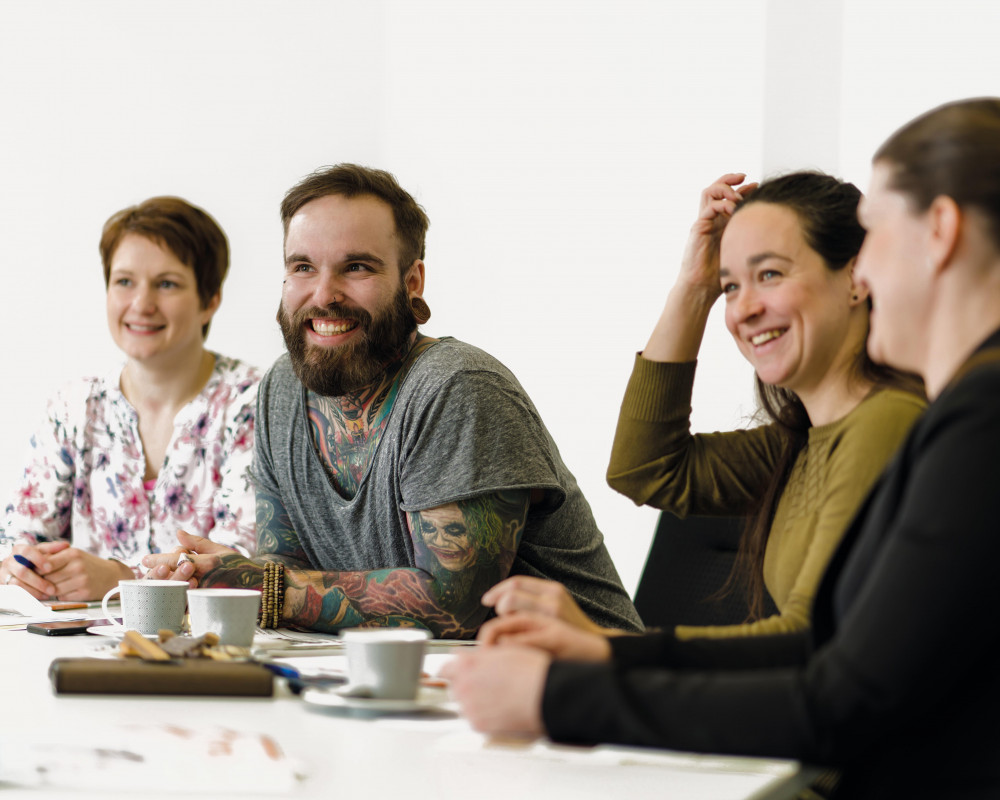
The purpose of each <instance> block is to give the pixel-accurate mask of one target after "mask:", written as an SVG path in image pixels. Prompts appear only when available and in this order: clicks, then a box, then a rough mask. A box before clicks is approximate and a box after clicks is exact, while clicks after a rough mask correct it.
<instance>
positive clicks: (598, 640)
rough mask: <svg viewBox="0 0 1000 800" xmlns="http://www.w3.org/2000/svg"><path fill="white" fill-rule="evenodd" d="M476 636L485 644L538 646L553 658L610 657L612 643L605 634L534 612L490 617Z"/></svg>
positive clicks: (587, 659) (572, 659)
mask: <svg viewBox="0 0 1000 800" xmlns="http://www.w3.org/2000/svg"><path fill="white" fill-rule="evenodd" d="M477 638H478V639H479V641H480V642H481V643H482V644H484V645H511V644H513V645H520V646H530V647H535V648H538V649H539V650H542V651H544V652H545V653H547V654H548V655H549V656H551V657H552V658H558V659H561V660H567V661H610V660H611V645H610V643H609V642H608V640H607V638H606V637H604V636H601V635H599V634H596V633H590V632H589V631H582V630H580V629H579V628H577V627H574V626H573V625H570V624H569V623H568V622H564V621H563V620H560V619H555V618H554V617H550V616H546V615H544V614H534V613H532V612H524V613H520V614H511V615H509V616H506V617H496V618H495V619H491V620H490V621H489V622H487V623H486V624H485V625H483V627H482V628H480V629H479V636H478V637H477Z"/></svg>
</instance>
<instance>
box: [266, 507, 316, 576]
mask: <svg viewBox="0 0 1000 800" xmlns="http://www.w3.org/2000/svg"><path fill="white" fill-rule="evenodd" d="M257 556H258V557H263V558H266V559H267V560H269V561H281V562H282V563H283V564H285V566H288V567H305V568H308V567H310V566H312V564H310V562H309V557H308V556H307V555H306V554H305V551H304V550H303V549H302V543H301V542H300V541H299V537H298V534H296V533H295V530H294V529H293V528H292V520H291V519H290V518H289V516H288V512H287V511H286V510H285V506H284V505H283V504H282V502H281V500H280V499H279V498H277V497H274V496H273V495H269V494H264V493H263V492H260V491H258V492H257Z"/></svg>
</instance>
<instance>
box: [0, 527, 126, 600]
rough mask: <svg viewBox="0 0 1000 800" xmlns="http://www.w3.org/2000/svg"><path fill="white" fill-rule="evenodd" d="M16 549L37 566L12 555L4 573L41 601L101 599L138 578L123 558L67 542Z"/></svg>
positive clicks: (11, 580) (5, 565) (43, 543)
mask: <svg viewBox="0 0 1000 800" xmlns="http://www.w3.org/2000/svg"><path fill="white" fill-rule="evenodd" d="M14 552H15V553H17V554H18V555H20V556H22V557H24V558H26V559H28V560H29V561H31V563H32V564H34V565H35V569H34V570H32V569H29V568H28V567H26V566H24V565H23V564H19V563H17V561H16V560H15V559H14V557H13V556H10V557H8V558H7V559H5V560H4V563H3V568H2V569H0V572H4V573H7V574H9V575H10V576H11V578H10V580H9V583H10V584H11V585H14V586H21V587H22V588H24V589H25V590H27V591H28V592H29V593H30V594H31V595H32V596H33V597H35V598H37V599H39V600H64V601H84V600H100V599H101V598H102V597H104V595H105V593H106V592H107V591H108V590H109V589H112V588H114V587H115V586H117V585H118V581H120V580H123V579H129V578H134V577H135V575H134V574H133V572H132V570H131V569H129V568H128V567H127V566H125V565H124V564H122V563H121V562H120V561H114V560H112V559H108V558H100V557H99V556H95V555H93V554H92V553H88V552H86V551H85V550H80V549H79V548H78V547H71V546H70V544H69V542H67V541H58V542H40V543H39V544H36V545H18V546H17V547H15V548H14ZM3 580H5V581H6V580H7V578H6V577H4V578H3Z"/></svg>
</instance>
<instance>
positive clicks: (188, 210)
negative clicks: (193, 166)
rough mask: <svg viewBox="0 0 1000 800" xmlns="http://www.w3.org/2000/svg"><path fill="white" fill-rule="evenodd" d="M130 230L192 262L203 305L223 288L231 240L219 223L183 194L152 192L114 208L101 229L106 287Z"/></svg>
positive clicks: (204, 333) (205, 334) (203, 334)
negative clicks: (128, 203)
mask: <svg viewBox="0 0 1000 800" xmlns="http://www.w3.org/2000/svg"><path fill="white" fill-rule="evenodd" d="M128 234H134V235H136V236H144V237H145V238H147V239H149V240H151V241H153V242H155V243H156V244H158V245H159V246H160V247H165V248H167V249H168V250H170V252H172V253H173V254H174V255H175V256H176V257H177V258H178V259H179V260H180V261H181V262H182V263H184V264H186V265H187V266H189V267H191V269H192V270H194V276H195V281H196V283H197V288H198V298H199V299H200V300H201V307H202V308H207V307H208V305H209V303H210V302H211V301H212V298H213V297H215V295H216V294H218V293H219V292H220V291H221V290H222V282H223V281H224V280H225V279H226V273H227V272H228V271H229V242H228V241H227V240H226V234H225V233H223V231H222V228H220V227H219V223H217V222H216V221H215V220H214V219H212V217H211V216H210V215H209V214H208V213H207V212H205V211H203V210H202V209H200V208H198V207H197V206H193V205H191V204H190V203H189V202H187V201H186V200H183V199H181V198H180V197H151V198H149V199H148V200H144V201H143V202H141V203H139V204H138V205H135V206H129V207H128V208H125V209H122V210H121V211H119V212H118V213H116V214H112V215H111V217H110V219H108V221H107V222H105V223H104V230H103V231H101V244H100V250H101V263H102V264H103V265H104V285H105V287H107V285H108V282H109V280H110V278H111V259H112V258H113V257H114V254H115V250H117V249H118V245H120V244H121V241H122V239H124V238H125V237H126V236H127V235H128ZM209 324H210V323H206V324H205V325H204V326H203V327H202V329H201V334H202V337H205V336H208V328H209Z"/></svg>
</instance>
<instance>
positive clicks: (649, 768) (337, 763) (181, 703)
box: [0, 630, 808, 800]
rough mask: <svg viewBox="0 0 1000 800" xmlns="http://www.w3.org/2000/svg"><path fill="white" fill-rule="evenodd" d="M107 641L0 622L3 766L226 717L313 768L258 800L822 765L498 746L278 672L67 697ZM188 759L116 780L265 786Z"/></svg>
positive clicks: (461, 724) (678, 779)
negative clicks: (66, 683) (262, 689)
mask: <svg viewBox="0 0 1000 800" xmlns="http://www.w3.org/2000/svg"><path fill="white" fill-rule="evenodd" d="M107 644H108V642H107V640H106V639H105V638H104V637H97V636H92V635H83V636H72V637H47V636H38V635H35V634H29V633H27V632H26V631H23V630H19V631H7V630H0V675H2V682H0V768H2V765H3V764H4V757H5V752H6V753H7V754H8V759H9V758H10V755H9V754H10V753H16V752H18V751H19V750H20V749H22V748H25V747H28V748H31V747H36V748H37V747H38V746H46V747H50V748H51V747H56V746H57V745H58V744H59V743H60V742H63V743H65V742H74V743H77V744H79V745H80V746H81V748H83V749H85V750H86V751H87V752H88V753H91V752H92V751H93V749H94V748H97V747H102V746H103V747H108V746H111V743H112V742H114V741H117V740H119V739H120V738H121V736H122V732H123V731H125V730H126V729H127V728H128V727H129V726H135V725H139V726H142V727H143V728H156V729H160V728H163V726H167V725H173V726H177V727H178V728H183V729H185V730H188V731H195V732H204V731H208V730H211V729H214V728H215V727H217V726H218V727H221V728H225V729H229V730H233V731H237V732H240V733H241V734H249V733H261V734H267V735H269V736H270V737H272V738H273V739H274V740H275V741H277V743H278V744H279V745H280V747H281V749H282V750H283V751H284V753H285V754H286V755H288V756H290V757H291V758H293V759H295V760H296V761H297V762H298V763H300V764H301V766H302V768H303V770H302V771H303V772H304V773H305V777H304V778H303V779H301V780H299V781H298V782H296V784H295V785H294V788H293V789H292V790H291V791H290V792H289V793H280V794H279V793H275V792H274V791H264V788H263V787H262V786H257V787H256V788H258V789H259V790H261V791H262V792H263V793H262V794H257V795H256V796H265V795H266V796H269V797H275V796H290V797H296V798H313V797H316V798H318V797H323V798H330V797H341V798H353V797H363V796H378V797H388V796H397V797H398V796H405V797H407V798H425V797H426V798H435V800H438V799H439V798H443V800H449V798H454V800H459V798H461V800H470V799H471V798H476V799H477V800H478V798H503V799H504V800H514V798H519V797H521V798H523V797H545V798H564V797H565V798H574V799H578V798H579V799H582V800H585V799H586V798H601V800H607V798H614V797H622V798H628V800H638V799H639V798H645V797H657V798H672V797H676V798H683V800H700V799H701V798H705V799H706V800H707V799H708V798H713V799H715V798H718V799H719V800H725V799H727V798H733V799H735V798H750V797H753V798H765V797H766V798H774V799H775V800H777V798H785V797H792V796H794V793H795V789H796V787H798V786H799V785H801V784H802V783H803V781H804V779H805V777H806V774H807V773H808V770H806V771H799V769H798V765H797V764H794V763H790V762H782V761H766V760H761V759H731V758H721V757H714V756H692V755H688V754H680V753H666V752H659V751H648V750H638V749H628V748H597V749H586V748H565V747H557V746H553V745H551V744H547V743H536V744H530V745H528V744H523V743H501V742H495V741H490V740H487V739H486V738H485V737H481V736H479V735H477V734H475V733H474V732H472V731H471V729H470V728H469V726H468V724H467V723H466V722H465V720H463V719H462V718H461V717H460V716H459V715H458V714H457V713H455V712H454V711H452V710H445V711H444V712H435V713H433V714H424V715H421V714H412V715H394V716H382V717H371V716H358V715H356V714H355V713H353V712H350V711H342V710H323V709H315V708H314V707H312V706H308V705H307V704H305V703H304V702H303V701H302V700H301V699H300V698H298V697H296V696H294V695H293V694H291V693H290V692H289V691H288V689H287V687H286V686H285V684H284V681H283V680H278V681H276V686H275V696H274V697H273V698H202V697H152V696H126V695H101V696H97V695H59V696H57V695H55V694H54V692H53V691H52V689H51V684H50V681H49V677H48V667H49V664H50V662H51V661H52V660H53V659H54V658H57V657H63V656H86V655H89V654H91V653H93V652H94V650H95V648H99V647H102V646H105V647H106V646H107ZM436 658H438V659H440V655H437V656H436ZM184 761H185V763H179V764H176V772H171V778H172V779H173V780H175V781H176V779H177V776H178V775H181V776H183V777H184V778H185V780H184V781H182V782H183V783H184V785H185V786H189V787H190V790H189V792H188V793H185V794H180V795H178V794H177V793H176V792H174V791H171V792H163V791H157V784H156V782H155V777H156V776H155V774H153V771H152V770H151V769H150V770H146V771H143V769H142V768H141V767H138V768H136V769H137V778H136V779H135V780H134V781H133V782H134V783H136V784H138V785H117V784H116V785H114V787H113V790H116V791H120V792H125V793H128V794H129V795H131V796H134V797H139V796H142V797H143V798H144V799H145V798H148V800H160V798H163V800H166V798H177V797H178V796H180V797H212V798H216V799H217V800H226V798H230V797H231V798H233V800H235V798H245V797H253V796H255V795H253V794H247V792H246V789H240V791H238V792H235V793H232V792H223V793H220V792H218V791H203V790H199V789H198V788H197V787H198V786H199V772H206V771H209V772H210V771H211V768H210V767H209V766H208V765H209V764H210V763H218V762H211V761H210V757H209V756H208V755H207V754H205V753H203V752H202V751H201V750H196V751H194V754H193V755H191V756H190V757H187V758H185V759H184ZM254 769H255V767H254V764H253V763H251V764H250V765H249V768H248V770H247V769H244V770H243V771H242V772H241V773H240V776H234V778H233V780H234V781H237V780H239V781H242V782H244V783H245V782H246V777H247V774H248V771H249V772H250V773H253V772H254ZM215 771H216V772H218V769H216V770H215ZM257 774H258V775H261V774H263V773H261V772H258V773H257ZM187 778H189V780H187ZM251 783H252V785H253V782H251ZM90 785H91V786H92V785H93V784H90ZM159 785H160V786H162V784H159ZM227 785H228V784H227ZM234 785H235V783H234ZM0 790H2V791H3V792H4V794H3V796H4V798H5V800H19V799H23V800H40V798H43V797H46V798H48V797H53V798H54V797H71V798H74V799H76V798H78V799H79V800H91V799H93V800H97V798H105V797H107V796H108V792H107V791H105V790H102V791H96V790H78V791H74V792H69V793H68V792H66V791H65V790H64V789H58V790H56V789H52V788H49V789H46V788H33V789H27V788H23V787H21V786H14V785H10V784H0ZM119 796H120V795H119Z"/></svg>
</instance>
